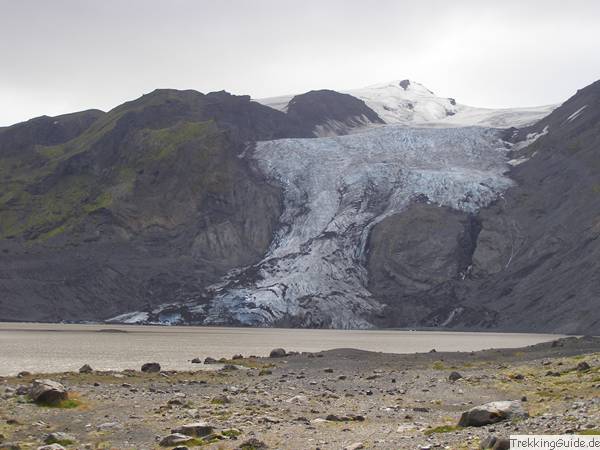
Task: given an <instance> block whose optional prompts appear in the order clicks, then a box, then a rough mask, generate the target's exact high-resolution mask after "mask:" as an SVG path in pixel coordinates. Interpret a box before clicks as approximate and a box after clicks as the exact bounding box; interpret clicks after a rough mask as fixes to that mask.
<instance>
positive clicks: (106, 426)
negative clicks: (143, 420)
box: [96, 422, 123, 431]
mask: <svg viewBox="0 0 600 450" xmlns="http://www.w3.org/2000/svg"><path fill="white" fill-rule="evenodd" d="M119 428H123V426H122V425H121V424H120V423H119V422H105V423H101V424H100V425H98V426H97V427H96V429H97V430H98V431H106V430H116V429H119Z"/></svg>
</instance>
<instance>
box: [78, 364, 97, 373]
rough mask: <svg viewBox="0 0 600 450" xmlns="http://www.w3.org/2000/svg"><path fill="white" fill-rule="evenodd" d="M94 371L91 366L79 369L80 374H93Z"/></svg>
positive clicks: (86, 365)
mask: <svg viewBox="0 0 600 450" xmlns="http://www.w3.org/2000/svg"><path fill="white" fill-rule="evenodd" d="M93 371H94V369H92V366H90V365H89V364H84V365H83V366H81V367H80V368H79V373H92V372H93Z"/></svg>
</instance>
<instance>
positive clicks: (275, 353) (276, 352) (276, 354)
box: [269, 348, 287, 358]
mask: <svg viewBox="0 0 600 450" xmlns="http://www.w3.org/2000/svg"><path fill="white" fill-rule="evenodd" d="M286 355H287V353H286V351H285V350H284V349H282V348H274V349H273V350H271V353H269V358H284V357H285V356H286Z"/></svg>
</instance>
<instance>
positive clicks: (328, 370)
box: [323, 367, 333, 373]
mask: <svg viewBox="0 0 600 450" xmlns="http://www.w3.org/2000/svg"><path fill="white" fill-rule="evenodd" d="M323 372H325V373H333V369H332V368H331V367H327V368H326V369H323Z"/></svg>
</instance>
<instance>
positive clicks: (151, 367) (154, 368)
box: [142, 362, 160, 373]
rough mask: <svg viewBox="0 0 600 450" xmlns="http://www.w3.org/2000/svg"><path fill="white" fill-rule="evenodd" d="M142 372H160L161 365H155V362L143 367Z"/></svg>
mask: <svg viewBox="0 0 600 450" xmlns="http://www.w3.org/2000/svg"><path fill="white" fill-rule="evenodd" d="M142 372H146V373H157V372H160V364H159V363H155V362H151V363H146V364H144V365H143V366H142Z"/></svg>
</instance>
